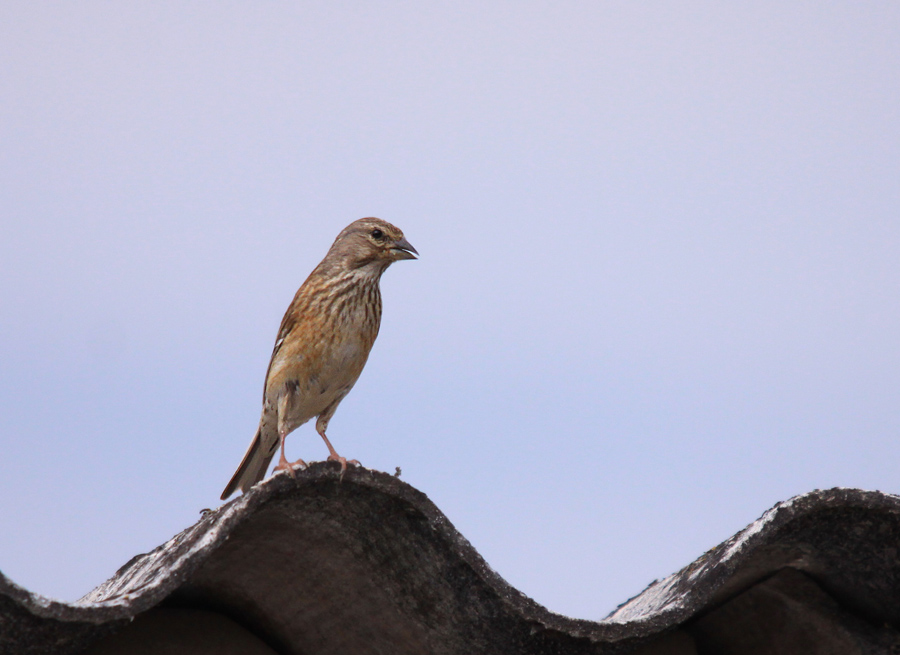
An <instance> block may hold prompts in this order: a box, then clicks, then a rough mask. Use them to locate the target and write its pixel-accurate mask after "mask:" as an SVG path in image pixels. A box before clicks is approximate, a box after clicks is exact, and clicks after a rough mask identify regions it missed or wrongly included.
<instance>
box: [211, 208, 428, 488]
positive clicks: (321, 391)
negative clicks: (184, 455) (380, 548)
mask: <svg viewBox="0 0 900 655" xmlns="http://www.w3.org/2000/svg"><path fill="white" fill-rule="evenodd" d="M413 253H416V250H415V248H413V247H412V246H411V245H410V243H409V242H408V241H407V240H406V239H405V238H404V237H403V232H401V231H400V229H398V228H397V227H395V226H393V225H391V224H390V223H388V222H386V221H383V220H381V219H378V218H362V219H360V220H358V221H354V222H353V223H351V224H350V225H348V226H347V227H346V228H345V229H344V230H343V231H342V232H341V233H340V234H339V235H338V237H337V239H335V241H334V244H333V245H332V246H331V249H330V250H329V251H328V254H327V255H325V258H324V259H323V260H322V261H321V263H320V264H319V265H318V266H316V268H315V269H314V270H313V272H312V273H310V275H309V277H308V278H307V279H306V281H305V282H304V283H303V285H302V286H301V287H300V289H299V290H298V291H297V293H296V295H295V296H294V300H293V301H292V302H291V304H290V306H289V307H288V309H287V312H285V315H284V318H283V319H282V320H281V327H280V328H279V330H278V337H277V338H276V340H275V348H274V350H273V352H272V358H271V360H270V361H269V369H268V371H267V372H266V381H265V389H264V391H263V410H262V417H261V418H260V422H259V428H258V429H257V431H256V435H255V436H254V437H253V441H252V442H251V443H250V447H249V448H248V449H247V453H246V454H245V455H244V459H243V461H242V462H241V464H240V466H239V467H238V469H237V471H236V472H235V474H234V476H233V477H232V479H231V481H230V482H229V483H228V486H227V487H225V491H224V492H223V493H222V499H223V500H224V499H225V498H228V496H230V495H231V494H232V493H234V492H235V491H236V490H237V489H238V488H240V489H241V490H242V491H247V490H248V489H249V488H250V487H252V486H253V485H254V484H256V483H257V482H259V481H260V480H261V479H262V478H263V477H264V476H265V474H266V470H267V469H268V468H269V463H270V462H271V461H272V457H273V456H274V455H275V451H276V450H277V449H278V447H279V444H280V445H281V458H280V460H279V463H278V466H277V467H276V468H277V469H284V468H289V467H291V466H292V465H291V464H290V463H288V461H287V459H286V458H285V455H284V439H285V437H286V436H287V435H288V434H290V432H291V431H293V430H295V429H296V428H298V427H299V426H301V425H303V424H304V423H306V422H307V421H308V420H310V419H311V418H313V417H314V416H315V417H318V420H317V421H316V431H317V432H318V433H319V434H320V435H321V436H322V439H324V440H325V444H326V445H327V446H328V450H329V456H328V459H329V460H332V461H338V462H340V463H341V467H342V470H343V469H345V468H346V466H347V460H346V459H344V458H343V457H341V456H339V455H338V454H337V453H336V452H335V450H334V448H332V446H331V443H330V442H329V441H328V437H326V436H325V431H326V430H327V428H328V421H329V420H331V417H332V416H333V415H334V412H335V410H336V409H337V407H338V405H339V404H340V402H341V400H343V398H344V396H346V395H347V393H349V391H350V389H352V388H353V385H354V384H355V383H356V380H357V379H358V378H359V375H360V373H362V370H363V367H364V366H365V364H366V360H367V359H368V357H369V351H370V350H371V348H372V344H373V343H374V342H375V337H377V336H378V328H379V325H380V323H381V291H380V289H379V281H380V280H381V275H382V273H384V271H385V270H386V269H387V267H388V266H390V265H391V264H392V263H393V262H395V261H398V260H401V259H415V255H414V254H413ZM416 254H418V253H416ZM295 464H303V461H302V460H298V461H297V462H295Z"/></svg>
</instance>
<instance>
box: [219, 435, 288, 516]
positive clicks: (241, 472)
mask: <svg viewBox="0 0 900 655" xmlns="http://www.w3.org/2000/svg"><path fill="white" fill-rule="evenodd" d="M273 437H274V439H273ZM276 450H278V435H277V434H274V433H273V432H271V431H267V435H266V437H265V438H264V437H263V436H262V426H261V425H260V427H259V428H258V429H257V430H256V434H255V435H254V437H253V441H251V442H250V447H249V448H248V449H247V453H246V454H245V455H244V459H243V460H241V465H240V466H238V468H237V471H235V472H234V475H233V476H232V477H231V482H229V483H228V486H226V487H225V491H223V492H222V500H225V499H226V498H228V496H230V495H231V494H233V493H234V492H235V491H237V489H238V488H240V490H241V491H243V492H246V491H247V490H248V489H250V487H252V486H253V485H254V484H256V483H257V482H259V481H260V480H262V479H263V477H264V476H265V475H266V471H267V470H268V468H269V463H270V462H271V461H272V457H274V455H275V451H276Z"/></svg>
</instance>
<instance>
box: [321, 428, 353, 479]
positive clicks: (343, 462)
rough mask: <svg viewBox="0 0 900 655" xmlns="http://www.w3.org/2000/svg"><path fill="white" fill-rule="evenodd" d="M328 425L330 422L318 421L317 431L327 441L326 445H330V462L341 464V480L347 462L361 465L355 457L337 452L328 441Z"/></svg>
mask: <svg viewBox="0 0 900 655" xmlns="http://www.w3.org/2000/svg"><path fill="white" fill-rule="evenodd" d="M326 427H328V424H327V423H326V424H325V425H322V424H321V421H318V422H316V432H318V433H319V436H320V437H322V440H323V441H324V442H325V445H326V446H328V460H327V461H329V462H339V463H340V465H341V480H343V479H344V473H345V472H346V471H347V464H353V465H355V466H359V462H358V461H357V460H355V459H347V458H346V457H341V456H340V455H338V454H337V451H336V450H335V449H334V446H332V445H331V442H330V441H328V437H326V436H325V428H326Z"/></svg>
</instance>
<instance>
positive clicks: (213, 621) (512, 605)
mask: <svg viewBox="0 0 900 655" xmlns="http://www.w3.org/2000/svg"><path fill="white" fill-rule="evenodd" d="M898 545H900V498H898V497H897V496H892V495H886V494H882V493H878V492H866V491H859V490H854V489H831V490H827V491H814V492H811V493H808V494H805V495H802V496H798V497H796V498H793V499H791V500H788V501H785V502H783V503H779V504H778V505H776V506H775V507H774V508H772V509H771V510H769V511H767V512H766V513H765V514H763V516H762V517H761V518H760V519H759V520H758V521H756V522H754V523H753V524H751V525H750V526H748V527H747V528H746V529H744V530H743V531H741V532H740V533H738V534H737V535H735V536H734V537H733V538H731V539H730V540H728V541H726V542H725V543H723V544H721V545H719V546H717V547H716V548H713V549H712V550H710V551H708V552H707V553H705V554H703V555H702V556H701V557H699V558H698V559H697V560H696V561H695V562H693V563H691V564H690V565H688V566H687V567H685V568H684V569H682V570H681V571H678V572H677V573H674V574H672V575H671V576H669V577H667V578H665V579H664V580H659V581H656V582H654V583H652V584H651V585H650V586H649V587H648V588H647V589H646V590H644V591H643V592H642V593H641V594H639V595H638V596H636V597H635V598H632V599H631V600H629V601H627V602H625V603H624V604H623V605H621V606H620V607H619V608H618V609H616V610H615V611H614V612H613V613H612V614H610V615H609V616H608V617H607V618H605V619H603V620H601V621H586V620H578V619H571V618H569V617H565V616H561V615H559V614H555V613H553V612H551V611H549V610H547V609H546V608H544V607H542V606H541V605H539V604H538V603H536V602H534V601H533V600H531V599H530V598H528V597H526V596H525V595H524V594H522V593H520V592H519V591H517V590H516V589H514V588H513V587H511V586H510V585H509V584H508V583H507V582H506V581H505V580H503V579H502V578H501V577H500V576H499V575H497V574H496V573H495V572H494V571H493V570H492V569H491V568H490V566H488V564H487V563H486V562H485V561H484V560H483V559H482V558H481V556H480V555H479V554H478V553H477V552H476V551H475V550H474V549H473V548H472V546H471V545H470V544H469V542H468V541H466V539H465V538H464V537H463V536H462V535H461V534H459V532H457V531H456V529H455V528H454V527H453V525H452V524H451V523H450V522H449V521H448V520H447V518H446V517H445V516H444V515H443V514H442V513H441V511H440V510H439V509H438V508H437V507H436V506H435V505H434V504H433V503H431V501H429V500H428V498H427V497H426V496H425V495H424V494H423V493H421V492H419V491H417V490H416V489H414V488H413V487H411V486H409V485H407V484H405V483H404V482H402V481H400V480H399V479H397V478H396V477H394V476H392V475H388V474H386V473H380V472H377V471H370V470H366V469H362V468H352V469H350V470H348V472H347V474H346V475H345V477H344V479H343V481H341V480H340V479H339V476H338V473H337V467H336V466H331V465H327V464H324V463H320V464H314V465H312V466H311V467H310V468H309V469H307V470H306V471H303V472H299V473H298V474H297V478H296V480H294V479H292V478H291V477H290V476H287V475H278V476H275V477H273V478H270V479H269V480H267V481H265V482H263V483H262V484H259V485H257V486H256V487H255V488H254V489H253V490H252V491H251V492H250V493H248V494H245V495H244V496H242V497H240V498H238V499H236V500H234V501H232V502H230V503H228V504H226V505H224V506H222V507H221V508H219V509H217V510H215V511H212V512H209V513H208V514H206V515H205V516H204V517H202V518H201V520H200V521H198V522H197V523H196V524H195V525H193V526H191V527H190V528H188V529H187V530H185V531H183V532H181V533H180V534H178V535H176V536H175V537H173V538H172V539H170V540H169V541H167V542H166V543H165V544H163V545H161V546H159V547H158V548H157V549H155V550H154V551H152V552H150V553H147V554H145V555H140V556H137V557H135V558H133V559H132V560H131V561H130V562H128V564H126V565H125V566H123V567H122V568H121V569H120V570H119V571H118V572H117V573H116V575H115V576H113V577H112V578H111V579H110V580H108V581H106V582H105V583H103V584H101V585H100V586H99V587H97V588H96V589H95V590H94V591H92V592H91V593H90V594H88V595H87V596H85V597H84V598H82V599H81V600H79V601H77V602H74V603H61V602H57V601H51V600H48V599H45V598H42V597H40V596H38V595H36V594H32V593H30V592H28V591H27V590H25V589H22V588H20V587H18V586H16V585H15V584H13V583H12V582H10V581H9V580H7V579H6V578H5V577H2V576H0V652H3V653H23V654H25V653H77V652H81V651H82V650H83V649H85V648H88V647H90V648H93V649H94V650H93V651H90V650H89V652H96V653H113V652H137V651H136V650H135V648H136V646H135V643H138V642H139V643H149V642H148V641H147V640H148V639H151V637H148V636H147V635H151V636H152V635H153V634H162V633H164V632H166V631H167V630H168V631H170V632H172V634H173V635H175V634H176V633H177V634H180V635H182V636H181V637H178V638H183V639H189V638H194V639H198V640H199V642H200V643H205V644H212V642H211V641H209V639H208V638H204V637H203V635H204V634H207V635H217V636H218V637H219V638H220V639H222V640H224V643H227V644H230V645H231V646H233V647H234V648H235V649H236V650H234V652H245V653H246V652H260V653H262V652H280V653H298V654H300V653H303V654H306V655H311V654H313V653H391V654H393V655H400V654H402V653H454V654H455V653H516V654H517V655H518V654H533V655H539V654H540V655H542V654H545V653H559V654H563V653H573V654H574V653H612V652H615V653H620V652H637V651H641V652H646V653H650V652H653V653H693V652H696V649H695V646H696V644H698V643H699V644H700V645H701V646H704V644H706V646H704V648H702V649H701V650H703V652H748V653H749V652H767V651H765V650H762V651H758V650H757V651H753V650H745V651H739V650H733V649H732V650H728V648H726V647H725V646H721V644H726V642H728V639H731V638H732V635H738V634H739V632H736V631H737V630H738V629H737V628H736V627H734V628H731V629H724V628H723V626H727V625H732V626H733V625H736V624H735V623H734V621H736V620H737V619H736V618H735V617H736V616H740V620H741V621H743V622H744V624H746V625H745V627H744V628H743V629H744V630H751V631H759V630H762V631H763V632H765V630H769V627H766V626H770V627H771V630H775V628H776V626H775V623H777V622H773V621H772V620H768V621H762V622H758V625H757V624H756V623H752V621H751V619H752V618H753V616H752V612H749V611H748V610H747V609H746V607H762V606H763V605H765V607H766V608H768V609H766V611H768V612H771V611H775V610H773V609H771V608H781V609H778V611H780V612H782V614H784V612H787V613H788V614H784V616H788V617H789V619H790V620H786V621H782V623H785V626H787V627H785V626H782V628H780V629H781V630H782V633H783V632H784V630H785V629H788V628H789V629H790V630H794V632H796V631H797V630H800V629H802V630H806V632H803V634H800V635H799V636H797V635H795V637H796V639H799V640H800V641H798V643H805V642H803V639H806V638H807V633H809V634H819V635H825V634H826V633H828V634H827V635H826V636H825V637H823V638H826V639H831V640H832V641H834V640H837V641H834V643H838V641H840V639H845V638H846V639H850V640H851V641H852V640H856V641H854V642H853V643H857V642H859V643H860V644H863V646H864V647H865V648H869V646H871V645H872V644H874V646H872V648H875V647H878V648H881V647H882V646H883V647H884V648H892V647H893V645H892V644H893V643H894V641H893V640H894V638H895V636H896V635H897V633H896V632H895V631H894V627H896V626H897V625H900V558H898V551H897V549H898ZM784 571H790V573H789V574H782V573H783V572H784ZM798 576H799V577H798ZM751 592H752V593H753V594H755V595H753V596H750V595H748V594H750V593H751ZM817 594H821V596H819V595H817ZM759 598H762V599H764V600H762V601H760V600H758V599H759ZM754 599H756V600H754ZM751 601H752V602H751ZM740 603H743V605H739V604H740ZM761 603H762V605H761ZM766 603H768V605H766ZM830 603H833V604H834V608H837V609H834V608H832V605H831V604H830ZM739 606H740V607H744V609H743V610H742V611H741V612H739V613H737V614H735V612H733V611H732V608H734V607H739ZM745 606H746V607H745ZM798 608H799V609H798ZM791 612H794V614H791ZM797 612H799V614H798V613H797ZM835 612H837V613H835ZM135 617H137V619H138V620H136V621H134V622H133V623H132V620H133V619H135ZM717 617H718V618H717ZM790 617H794V618H790ZM797 617H802V620H801V619H800V618H797ZM835 617H837V618H835ZM795 619H796V620H795ZM723 621H725V623H723ZM728 621H731V622H732V623H727V622H728ZM748 621H750V623H747V622H748ZM804 621H806V623H804ZM816 621H818V622H819V623H816ZM810 622H812V623H810ZM807 624H808V625H809V626H812V627H809V628H808V629H807V628H804V627H803V626H806V625H807ZM820 624H821V625H827V626H829V627H830V628H834V630H836V631H837V632H834V635H837V636H834V635H831V633H830V632H828V631H827V630H824V631H823V628H822V627H821V625H820ZM742 625H743V624H742ZM177 626H181V627H177ZM748 626H749V627H748ZM798 626H799V627H798ZM847 626H849V627H847ZM860 626H861V627H860ZM891 626H894V627H891ZM830 628H829V629H830ZM141 631H143V632H141ZM179 631H180V632H179ZM204 631H205V632H204ZM192 633H195V634H193V636H191V634H192ZM772 634H773V635H774V634H775V632H772ZM779 634H781V633H779ZM135 635H143V636H141V637H140V639H139V640H137V641H135V639H137V637H135ZM185 635H187V636H185ZM224 635H231V636H228V637H227V639H226V638H225V636H224ZM240 635H244V637H241V636H240ZM828 635H831V636H828ZM846 635H850V636H846ZM773 638H774V637H773ZM786 638H787V637H785V636H784V634H781V636H779V637H778V639H779V640H780V641H779V642H778V643H781V644H784V643H787V642H785V639H786ZM129 639H131V640H132V641H131V642H129ZM241 639H246V641H241ZM723 640H724V641H723ZM176 641H177V639H176V637H172V643H175V642H176ZM251 642H252V643H257V644H258V648H259V649H261V650H252V649H253V648H255V647H251V646H250V645H248V644H251ZM179 643H183V644H186V643H188V642H187V641H183V642H179ZM741 643H746V639H745V640H744V641H743V642H741ZM841 643H843V642H841ZM847 643H850V642H847ZM129 644H130V645H129ZM710 644H719V646H716V647H715V648H713V647H712V646H709V645H710ZM897 645H898V646H900V640H898V641H897ZM707 646H709V647H707ZM863 646H861V647H860V648H863ZM185 648H186V647H185ZM222 648H224V647H223V646H221V645H220V646H217V647H215V649H213V650H210V651H209V652H220V653H221V652H225V651H224V650H222ZM723 648H724V650H723ZM192 649H193V652H199V651H197V650H196V647H192ZM266 649H268V650H266ZM636 649H637V650H636ZM641 649H643V650H641ZM647 649H650V650H647ZM188 650H191V649H188ZM148 652H150V651H148ZM167 652H173V653H175V652H187V650H185V651H180V650H178V646H177V645H176V646H174V647H173V649H172V650H169V651H167ZM770 652H772V651H770ZM778 652H793V651H787V650H782V651H778ZM798 652H802V651H798ZM836 652H837V651H836ZM847 652H852V651H847ZM859 652H879V651H878V650H869V651H866V650H860V651H859ZM884 652H890V651H889V650H885V651H884Z"/></svg>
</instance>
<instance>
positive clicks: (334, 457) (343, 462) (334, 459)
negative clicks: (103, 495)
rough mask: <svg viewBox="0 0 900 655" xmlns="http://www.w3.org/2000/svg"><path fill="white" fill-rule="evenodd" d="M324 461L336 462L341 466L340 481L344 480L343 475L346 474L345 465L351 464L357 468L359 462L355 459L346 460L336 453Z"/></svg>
mask: <svg viewBox="0 0 900 655" xmlns="http://www.w3.org/2000/svg"><path fill="white" fill-rule="evenodd" d="M326 461H329V462H338V463H340V465H341V480H343V479H344V473H346V472H347V464H353V466H359V465H360V464H359V461H358V460H355V459H347V458H346V457H341V456H340V455H338V454H337V453H334V454H332V455H329V456H328V459H327V460H326Z"/></svg>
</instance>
